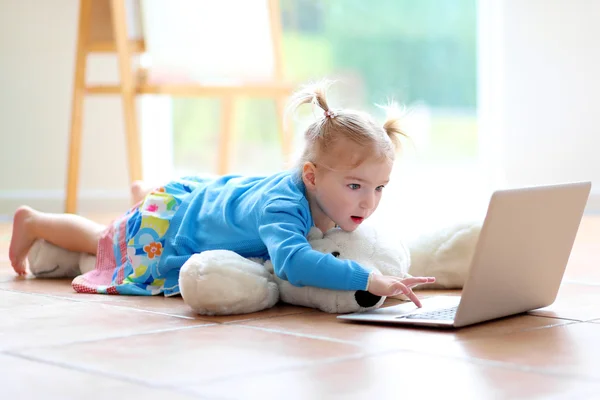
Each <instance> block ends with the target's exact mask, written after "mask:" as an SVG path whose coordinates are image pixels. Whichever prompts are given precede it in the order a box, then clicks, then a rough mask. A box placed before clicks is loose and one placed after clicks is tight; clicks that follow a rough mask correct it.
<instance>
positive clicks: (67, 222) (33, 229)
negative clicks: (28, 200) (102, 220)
mask: <svg viewBox="0 0 600 400" xmlns="http://www.w3.org/2000/svg"><path fill="white" fill-rule="evenodd" d="M105 228H106V227H105V226H104V225H101V224H98V223H96V222H93V221H91V220H89V219H87V218H83V217H81V216H79V215H74V214H49V213H43V212H40V211H36V210H34V209H32V208H30V207H26V206H24V207H20V208H19V209H18V210H17V212H16V213H15V216H14V219H13V228H12V237H11V239H10V249H9V252H8V254H9V257H10V263H11V265H12V267H13V269H14V270H15V271H16V272H17V273H18V274H19V275H24V274H25V260H26V259H27V253H28V252H29V249H31V246H32V245H33V242H35V241H36V239H44V240H46V241H47V242H50V243H52V244H55V245H56V246H58V247H62V248H64V249H66V250H70V251H76V252H85V253H90V254H96V250H97V247H98V240H99V239H100V236H101V235H102V233H103V232H104V230H105Z"/></svg>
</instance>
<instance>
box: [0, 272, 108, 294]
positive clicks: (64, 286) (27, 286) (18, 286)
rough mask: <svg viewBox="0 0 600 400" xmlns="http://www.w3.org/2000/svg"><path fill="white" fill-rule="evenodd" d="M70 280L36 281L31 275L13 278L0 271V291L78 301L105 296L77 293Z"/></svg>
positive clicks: (13, 276)
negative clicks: (36, 294)
mask: <svg viewBox="0 0 600 400" xmlns="http://www.w3.org/2000/svg"><path fill="white" fill-rule="evenodd" d="M71 281H72V279H38V278H36V277H34V276H32V275H27V276H25V277H20V276H15V275H14V273H12V270H11V273H10V275H9V274H6V272H5V273H4V274H2V272H1V271H0V290H1V289H6V290H11V291H19V292H23V293H38V294H44V295H49V296H56V297H62V298H68V299H74V300H78V301H101V300H102V299H103V298H104V297H105V296H99V295H92V294H83V293H77V292H75V290H73V288H72V287H71Z"/></svg>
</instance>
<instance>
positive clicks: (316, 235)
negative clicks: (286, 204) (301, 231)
mask: <svg viewBox="0 0 600 400" xmlns="http://www.w3.org/2000/svg"><path fill="white" fill-rule="evenodd" d="M323 237H325V235H323V232H321V230H320V229H319V228H317V227H316V226H313V227H312V228H310V231H308V240H318V239H323Z"/></svg>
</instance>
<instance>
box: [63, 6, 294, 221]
mask: <svg viewBox="0 0 600 400" xmlns="http://www.w3.org/2000/svg"><path fill="white" fill-rule="evenodd" d="M268 5H269V18H270V23H271V37H272V41H273V42H272V46H273V56H274V60H275V65H274V77H273V80H272V81H270V82H267V83H257V84H252V83H249V84H239V85H232V86H226V85H215V86H208V85H204V84H202V85H201V84H197V83H190V84H180V83H178V84H164V83H161V84H152V83H151V82H147V81H146V79H145V78H144V77H145V74H144V71H141V70H137V71H135V73H134V71H133V68H132V56H133V55H136V54H139V53H144V52H145V51H146V46H145V42H144V39H143V37H142V38H133V39H131V38H130V37H129V32H128V27H127V19H126V9H125V0H80V1H79V25H78V33H77V54H76V64H75V80H74V87H73V98H72V110H71V132H70V143H69V165H68V175H67V188H66V192H67V193H66V195H67V196H66V205H65V211H66V212H68V213H74V212H76V210H77V194H78V186H79V167H80V163H81V160H80V155H81V136H82V122H83V101H84V99H85V96H86V95H87V94H92V95H94V94H95V95H119V96H120V97H121V101H122V103H123V111H124V118H125V136H126V143H127V159H128V167H129V181H130V183H131V182H133V181H135V180H139V179H142V157H141V146H140V135H139V129H138V122H137V112H136V107H135V99H136V96H138V95H141V94H164V95H171V96H185V97H218V98H220V99H221V102H222V115H221V118H222V121H221V122H222V124H221V138H220V139H221V140H220V145H219V157H218V166H217V172H218V173H219V174H225V173H227V171H228V168H229V162H230V159H231V153H232V139H233V128H234V127H233V118H234V100H235V98H236V97H239V96H250V97H267V98H273V99H274V100H275V104H276V108H277V114H278V119H279V128H280V134H281V146H282V152H283V154H284V156H287V155H289V154H290V152H291V147H292V136H291V130H290V129H287V124H285V123H284V120H283V114H284V104H285V99H286V97H287V96H289V95H290V94H291V91H292V87H291V86H289V85H287V84H285V83H284V80H283V60H282V43H281V42H282V39H281V18H280V11H279V4H278V0H268ZM90 53H115V54H116V56H117V58H118V62H119V75H120V84H118V85H93V86H89V85H87V84H86V79H85V75H86V64H87V56H88V55H89V54H90Z"/></svg>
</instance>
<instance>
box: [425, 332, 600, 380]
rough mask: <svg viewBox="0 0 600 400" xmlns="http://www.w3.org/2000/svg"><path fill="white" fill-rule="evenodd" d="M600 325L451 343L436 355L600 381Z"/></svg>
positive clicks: (518, 333)
mask: <svg viewBox="0 0 600 400" xmlns="http://www.w3.org/2000/svg"><path fill="white" fill-rule="evenodd" d="M599 337H600V324H594V323H586V322H572V323H570V324H567V325H560V326H555V327H549V328H545V329H535V330H530V331H525V332H516V333H513V334H509V335H503V336H493V337H486V338H482V339H478V340H467V341H456V342H453V343H448V344H447V346H446V347H445V348H443V349H441V348H438V349H436V354H438V355H446V356H452V357H461V358H467V359H479V360H487V361H494V362H501V363H505V364H507V365H512V366H514V367H515V368H525V369H532V370H534V371H536V372H544V373H551V374H560V375H565V376H571V377H579V378H582V379H591V380H600V346H596V345H595V343H596V342H597V341H598V338H599Z"/></svg>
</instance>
